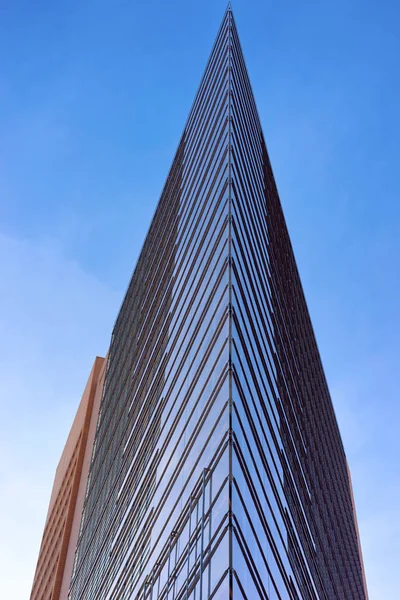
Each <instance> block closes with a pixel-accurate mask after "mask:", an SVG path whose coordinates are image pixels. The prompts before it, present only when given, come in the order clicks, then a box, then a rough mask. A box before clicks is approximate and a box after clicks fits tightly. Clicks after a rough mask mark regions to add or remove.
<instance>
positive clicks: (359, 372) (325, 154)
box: [0, 0, 400, 600]
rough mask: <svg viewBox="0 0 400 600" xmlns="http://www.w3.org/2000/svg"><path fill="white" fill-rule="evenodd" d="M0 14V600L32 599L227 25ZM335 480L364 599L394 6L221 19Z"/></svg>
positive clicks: (21, 8)
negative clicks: (57, 481) (332, 448)
mask: <svg viewBox="0 0 400 600" xmlns="http://www.w3.org/2000/svg"><path fill="white" fill-rule="evenodd" d="M225 6H226V4H225V2H219V1H215V0H204V1H203V2H202V3H201V4H199V3H198V2H197V3H195V2H190V1H189V2H188V1H186V2H183V0H176V1H171V2H169V3H163V2H161V1H159V0H155V1H154V2H152V3H149V4H139V3H132V2H126V1H122V0H117V1H115V2H110V1H109V0H96V2H94V0H87V2H85V3H81V2H78V1H77V0H71V2H69V3H68V5H66V4H64V5H61V4H57V3H51V2H48V1H47V0H39V1H38V2H36V3H31V2H27V1H26V0H17V1H13V2H11V1H6V2H5V3H2V6H1V7H0V56H1V57H2V62H1V69H0V307H1V310H0V410H1V412H0V414H1V420H0V456H1V457H2V460H1V462H0V598H1V599H2V600H3V599H5V600H9V599H10V600H24V599H26V598H28V597H29V593H30V588H31V584H32V578H33V573H34V569H35V565H36V559H37V554H38V550H39V545H40V539H41V535H42V531H43V524H44V519H45V516H46V512H47V506H48V501H49V498H50V491H51V486H52V480H53V476H54V472H55V468H56V465H57V462H58V459H59V457H60V454H61V451H62V448H63V445H64V442H65V440H66V436H67V433H68V431H69V427H70V425H71V422H72V419H73V416H74V413H75V410H76V408H77V405H78V403H79V400H80V397H81V394H82V392H83V389H84V385H85V383H86V379H87V377H88V375H89V371H90V368H91V365H92V362H93V360H94V357H95V355H96V354H99V355H104V354H105V352H106V350H107V346H108V343H109V338H110V334H111V329H112V325H113V322H114V319H115V317H116V314H117V311H118V308H119V305H120V303H121V301H122V297H123V294H124V291H125V289H126V286H127V284H128V280H129V277H130V274H131V272H132V270H133V267H134V265H135V262H136V259H137V256H138V253H139V250H140V247H141V245H142V242H143V239H144V236H145V234H146V231H147V228H148V226H149V223H150V219H151V216H152V214H153V211H154V208H155V205H156V202H157V200H158V198H159V195H160V192H161V188H162V185H163V182H164V180H165V177H166V175H167V172H168V168H169V166H170V164H171V162H172V159H173V155H174V152H175V149H176V147H177V144H178V141H179V137H180V135H181V132H182V129H183V126H184V122H185V119H186V116H187V114H188V111H189V108H190V104H191V101H192V99H193V97H194V94H195V91H196V88H197V85H198V83H199V81H200V77H201V74H202V71H203V68H204V66H205V62H206V60H207V57H208V53H209V51H210V49H211V45H212V42H213V40H214V38H215V35H216V33H217V29H218V26H219V24H220V21H221V19H222V15H223V12H224V9H225ZM233 9H234V13H235V17H236V22H237V25H238V30H239V35H240V37H241V40H242V45H243V50H244V54H245V57H246V59H247V65H248V68H249V73H250V78H251V80H252V83H253V89H254V93H255V96H256V101H257V104H258V108H259V112H260V116H261V121H262V123H263V128H264V133H265V136H266V140H267V145H268V148H269V152H270V158H271V162H272V166H273V169H274V172H275V176H276V179H277V184H278V188H279V190H280V195H281V200H282V204H283V208H284V211H285V214H286V218H287V222H288V227H289V232H290V234H291V237H292V242H293V246H294V251H295V255H296V258H297V262H298V266H299V270H300V275H301V278H302V281H303V285H304V289H305V293H306V298H307V301H308V305H309V308H310V312H311V318H312V321H313V323H314V328H315V332H316V336H317V339H318V342H319V347H320V351H321V355H322V360H323V363H324V366H325V370H326V374H327V379H328V383H329V385H330V389H331V393H332V398H333V402H334V405H335V409H336V412H337V416H338V420H339V425H340V428H341V432H342V436H343V440H344V444H345V449H346V452H347V456H348V459H349V463H350V466H351V469H352V476H353V484H354V492H355V499H356V504H357V510H358V515H359V526H360V532H361V538H362V544H363V550H364V558H365V566H366V572H367V580H368V584H369V591H370V600H398V597H399V593H398V583H397V569H398V565H399V564H400V542H399V540H400V518H399V514H398V509H399V505H400V469H399V462H400V441H399V437H400V436H399V417H400V408H399V399H398V398H399V395H398V386H397V377H396V376H397V374H398V370H399V349H398V338H399V329H400V327H399V317H398V310H399V293H400V275H399V271H400V270H399V255H400V203H399V197H400V181H399V177H398V172H399V167H398V165H399V158H400V150H399V140H400V116H399V110H398V106H399V105H400V98H399V96H400V82H399V70H398V57H399V56H400V31H399V29H400V8H399V7H398V5H397V3H396V2H395V1H394V0H393V1H389V0H383V1H381V2H378V1H377V0H376V1H371V0H364V1H363V2H361V0H357V1H356V0H347V1H345V0H337V1H336V2H335V3H331V4H330V5H329V6H327V5H326V4H325V3H320V2H317V1H316V0H310V1H309V2H307V3H301V4H300V3H298V2H295V1H294V0H287V2H282V3H270V2H261V0H247V1H246V2H245V1H244V0H237V1H236V2H235V3H234V5H233Z"/></svg>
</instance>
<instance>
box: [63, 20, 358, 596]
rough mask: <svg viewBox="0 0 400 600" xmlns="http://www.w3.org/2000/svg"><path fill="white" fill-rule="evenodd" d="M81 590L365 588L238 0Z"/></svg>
mask: <svg viewBox="0 0 400 600" xmlns="http://www.w3.org/2000/svg"><path fill="white" fill-rule="evenodd" d="M69 598H70V600H117V599H118V600H131V599H132V600H134V599H135V600H146V599H148V600H150V599H151V600H161V599H163V600H205V599H211V598H212V599H214V600H222V599H228V598H234V599H235V600H236V599H238V600H239V599H240V600H241V599H247V600H254V599H263V600H278V599H279V600H286V599H290V600H309V599H310V600H317V599H318V600H327V599H328V600H334V599H335V600H337V599H342V600H353V599H354V600H365V599H366V598H367V591H366V586H365V580H364V574H363V565H362V557H361V552H360V547H359V540H358V533H357V523H356V517H355V511H354V505H353V502H352V495H351V484H350V480H349V475H348V468H347V462H346V456H345V453H344V449H343V445H342V442H341V438H340V434H339V430H338V426H337V423H336V419H335V415H334V411H333V407H332V403H331V399H330V396H329V391H328V388H327V384H326V381H325V377H324V373H323V369H322V365H321V360H320V357H319V353H318V349H317V345H316V341H315V337H314V334H313V330H312V325H311V322H310V318H309V315H308V311H307V307H306V303H305V299H304V295H303V291H302V287H301V283H300V279H299V275H298V272H297V268H296V264H295V260H294V256H293V252H292V248H291V244H290V239H289V236H288V233H287V229H286V225H285V220H284V217H283V213H282V209H281V205H280V201H279V198H278V194H277V190H276V186H275V182H274V178H273V174H272V170H271V166H270V163H269V159H268V155H267V150H266V146H265V141H264V137H263V133H262V130H261V125H260V121H259V117H258V114H257V109H256V106H255V102H254V98H253V94H252V90H251V86H250V82H249V78H248V75H247V70H246V66H245V63H244V59H243V55H242V51H241V47H240V42H239V39H238V34H237V31H236V27H235V23H234V19H233V15H232V11H231V9H230V8H229V9H228V10H227V11H226V14H225V16H224V19H223V22H222V25H221V28H220V31H219V33H218V36H217V39H216V42H215V44H214V47H213V50H212V53H211V56H210V59H209V62H208V64H207V67H206V70H205V73H204V75H203V78H202V81H201V84H200V88H199V90H198V93H197V95H196V98H195V101H194V104H193V106H192V109H191V112H190V114H189V118H188V120H187V123H186V126H185V129H184V133H183V135H182V139H181V141H180V143H179V147H178V150H177V153H176V156H175V159H174V161H173V164H172V167H171V170H170V173H169V176H168V178H167V181H166V184H165V187H164V190H163V192H162V195H161V198H160V201H159V204H158V207H157V210H156V212H155V215H154V217H153V220H152V223H151V226H150V229H149V232H148V235H147V237H146V240H145V243H144V246H143V248H142V251H141V254H140V257H139V260H138V263H137V265H136V268H135V270H134V273H133V276H132V279H131V282H130V285H129V288H128V291H127V293H126V296H125V299H124V301H123V304H122V307H121V310H120V313H119V315H118V318H117V321H116V324H115V327H114V331H113V334H112V340H111V345H110V350H109V354H108V358H107V368H106V374H105V383H104V388H103V396H102V401H101V406H100V414H99V419H98V424H97V431H96V436H95V441H94V447H93V455H92V461H91V466H90V472H89V477H88V483H87V491H86V498H85V503H84V508H83V513H82V520H81V526H80V532H79V538H78V545H77V550H76V556H75V564H74V568H73V574H72V579H71V585H70V591H69Z"/></svg>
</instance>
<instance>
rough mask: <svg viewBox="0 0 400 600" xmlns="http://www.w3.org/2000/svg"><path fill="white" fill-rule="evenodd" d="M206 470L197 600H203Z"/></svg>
mask: <svg viewBox="0 0 400 600" xmlns="http://www.w3.org/2000/svg"><path fill="white" fill-rule="evenodd" d="M207 471H208V469H203V485H202V500H201V538H200V539H201V543H200V589H199V600H203V562H204V522H205V519H204V513H205V508H206V473H207Z"/></svg>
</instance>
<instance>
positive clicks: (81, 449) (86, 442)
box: [31, 357, 105, 600]
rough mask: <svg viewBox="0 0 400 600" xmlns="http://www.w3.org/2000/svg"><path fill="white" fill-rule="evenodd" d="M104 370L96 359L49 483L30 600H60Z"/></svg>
mask: <svg viewBox="0 0 400 600" xmlns="http://www.w3.org/2000/svg"><path fill="white" fill-rule="evenodd" d="M104 371H105V360H104V358H99V357H97V358H96V360H95V362H94V365H93V367H92V370H91V373H90V376H89V379H88V382H87V384H86V388H85V391H84V393H83V396H82V399H81V402H80V404H79V407H78V410H77V413H76V415H75V419H74V422H73V424H72V427H71V431H70V433H69V436H68V439H67V442H66V444H65V447H64V450H63V453H62V455H61V459H60V462H59V464H58V467H57V471H56V475H55V478H54V484H53V490H52V493H51V498H50V504H49V509H48V513H47V518H46V524H45V528H44V533H43V538H42V543H41V546H40V551H39V557H38V561H37V565H36V571H35V577H34V580H33V586H32V592H31V600H66V598H67V596H68V587H69V582H70V579H71V573H72V568H73V562H74V555H75V548H76V542H77V539H78V534H79V525H80V519H81V514H82V507H83V502H84V499H85V493H86V482H87V476H88V472H89V466H90V460H91V456H92V448H93V441H94V435H95V432H96V424H97V417H98V413H99V406H100V400H101V392H102V388H103V381H104Z"/></svg>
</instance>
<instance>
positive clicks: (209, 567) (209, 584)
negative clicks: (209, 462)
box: [207, 473, 212, 598]
mask: <svg viewBox="0 0 400 600" xmlns="http://www.w3.org/2000/svg"><path fill="white" fill-rule="evenodd" d="M211 505H212V473H211V474H210V502H209V507H208V510H209V517H208V520H209V522H208V545H209V549H208V553H209V555H210V558H209V561H208V595H207V598H209V597H210V595H211V525H212V523H211V518H212V510H211Z"/></svg>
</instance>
